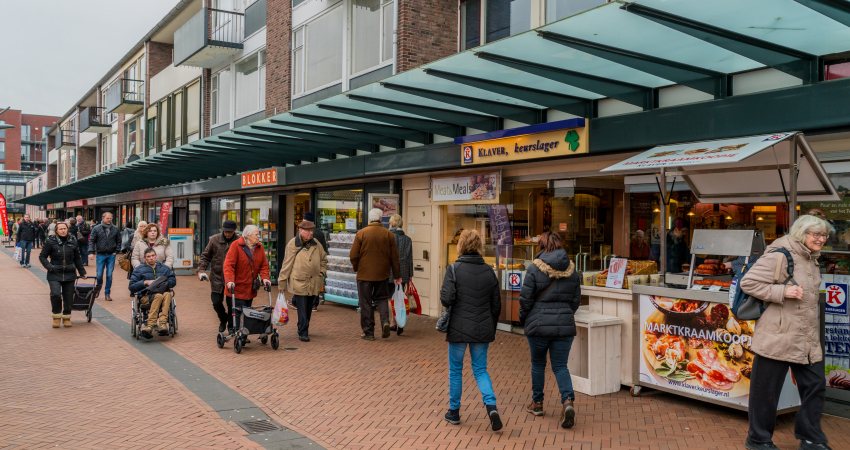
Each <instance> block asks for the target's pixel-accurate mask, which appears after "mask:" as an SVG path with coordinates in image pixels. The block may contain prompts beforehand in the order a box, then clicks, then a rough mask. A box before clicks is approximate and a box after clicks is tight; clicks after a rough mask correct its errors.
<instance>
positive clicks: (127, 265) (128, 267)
mask: <svg viewBox="0 0 850 450" xmlns="http://www.w3.org/2000/svg"><path fill="white" fill-rule="evenodd" d="M115 259H116V262H117V263H118V267H120V268H121V270H123V271H125V272H127V273H131V272H132V271H133V265H132V263H131V262H130V258H128V257H127V254H126V253H119V254H118V256H116V257H115Z"/></svg>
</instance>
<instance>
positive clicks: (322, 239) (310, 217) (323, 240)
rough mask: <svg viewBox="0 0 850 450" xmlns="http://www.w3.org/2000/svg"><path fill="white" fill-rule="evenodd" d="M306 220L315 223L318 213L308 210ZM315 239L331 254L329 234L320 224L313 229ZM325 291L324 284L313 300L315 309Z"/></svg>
mask: <svg viewBox="0 0 850 450" xmlns="http://www.w3.org/2000/svg"><path fill="white" fill-rule="evenodd" d="M304 220H306V221H309V222H313V223H314V224H315V223H316V215H315V214H313V212H312V211H307V212H305V213H304ZM313 239H315V240H316V241H318V242H319V243H320V244H322V248H323V249H324V250H325V253H327V254H330V252H328V238H327V236H325V232H324V231H322V229H321V228H319V227H318V226H317V227H316V228H315V229H314V230H313ZM324 292H325V287H324V286H322V291H321V292H320V293H319V295H317V296H316V299H315V300H314V301H313V311H318V310H319V301H320V300H321V299H322V295H323V294H324Z"/></svg>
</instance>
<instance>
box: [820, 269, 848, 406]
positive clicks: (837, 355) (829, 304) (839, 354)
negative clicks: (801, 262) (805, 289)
mask: <svg viewBox="0 0 850 450" xmlns="http://www.w3.org/2000/svg"><path fill="white" fill-rule="evenodd" d="M822 277H823V281H822V283H823V285H822V286H821V290H822V291H823V292H824V294H825V299H824V300H825V303H826V305H825V306H826V309H825V311H824V312H825V314H824V358H825V360H824V363H825V367H824V376H825V377H826V385H827V386H828V387H829V388H831V389H840V390H845V391H850V315H848V309H847V288H848V286H849V285H850V275H828V274H824V275H822Z"/></svg>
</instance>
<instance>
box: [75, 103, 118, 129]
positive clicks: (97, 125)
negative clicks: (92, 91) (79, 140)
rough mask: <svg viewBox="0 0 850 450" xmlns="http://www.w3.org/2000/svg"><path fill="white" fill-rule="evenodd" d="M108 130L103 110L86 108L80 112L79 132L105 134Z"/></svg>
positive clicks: (93, 107) (108, 126)
mask: <svg viewBox="0 0 850 450" xmlns="http://www.w3.org/2000/svg"><path fill="white" fill-rule="evenodd" d="M110 128H111V126H110V125H109V122H108V121H107V120H106V114H105V109H104V108H101V107H99V106H87V107H85V108H83V109H81V110H80V132H86V131H88V132H92V133H106V132H108V131H109V130H110Z"/></svg>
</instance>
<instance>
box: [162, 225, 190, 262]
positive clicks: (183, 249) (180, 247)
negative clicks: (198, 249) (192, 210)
mask: <svg viewBox="0 0 850 450" xmlns="http://www.w3.org/2000/svg"><path fill="white" fill-rule="evenodd" d="M194 236H195V231H194V230H193V229H191V228H172V229H170V230H168V240H169V242H170V244H171V249H172V251H173V253H174V269H175V270H176V269H191V268H192V264H193V262H194V260H195V255H194V249H195V244H194Z"/></svg>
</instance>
